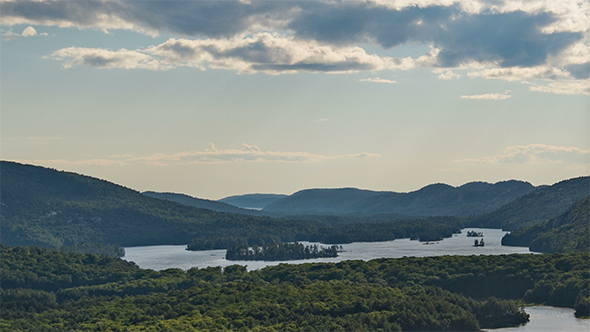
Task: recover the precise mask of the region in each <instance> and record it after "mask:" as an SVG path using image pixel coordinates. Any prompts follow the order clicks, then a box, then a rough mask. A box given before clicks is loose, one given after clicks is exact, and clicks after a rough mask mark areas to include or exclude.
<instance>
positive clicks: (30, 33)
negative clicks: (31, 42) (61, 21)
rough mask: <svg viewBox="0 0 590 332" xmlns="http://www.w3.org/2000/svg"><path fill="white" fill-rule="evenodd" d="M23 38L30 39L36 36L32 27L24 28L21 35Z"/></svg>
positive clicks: (35, 31)
mask: <svg viewBox="0 0 590 332" xmlns="http://www.w3.org/2000/svg"><path fill="white" fill-rule="evenodd" d="M21 35H22V36H23V37H31V36H36V35H37V30H35V28H33V27H26V28H25V29H24V30H23V33H22V34H21Z"/></svg>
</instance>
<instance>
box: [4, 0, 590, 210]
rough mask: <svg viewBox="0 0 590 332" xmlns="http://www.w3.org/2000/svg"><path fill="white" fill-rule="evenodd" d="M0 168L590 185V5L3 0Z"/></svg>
mask: <svg viewBox="0 0 590 332" xmlns="http://www.w3.org/2000/svg"><path fill="white" fill-rule="evenodd" d="M0 8H1V10H0V34H1V35H0V38H1V43H0V120H1V121H0V122H1V124H0V135H1V136H0V138H1V141H0V143H1V145H0V158H1V159H2V160H9V161H16V162H20V163H27V164H33V165H40V166H45V167H51V168H54V169H58V170H66V171H72V172H77V173H81V174H85V175H90V176H94V177H98V178H101V179H105V180H108V181H111V182H114V183H117V184H120V185H123V186H126V187H128V188H132V189H135V190H138V191H146V190H153V191H162V192H177V193H185V194H188V195H191V196H196V197H200V198H208V199H220V198H223V197H226V196H230V195H238V194H247V193H277V194H291V193H294V192H296V191H298V190H302V189H306V188H340V187H356V188H362V189H371V190H386V191H397V192H408V191H414V190H418V189H419V188H421V187H423V186H425V185H428V184H431V183H447V184H450V185H453V186H459V185H462V184H464V183H467V182H471V181H486V182H490V183H495V182H498V181H505V180H510V179H516V180H523V181H528V182H530V183H532V184H534V185H541V184H553V183H556V182H558V181H561V180H565V179H568V178H572V177H578V176H584V175H589V174H590V79H589V76H590V2H588V1H575V0H572V1H570V0H560V1H554V0H523V1H503V0H489V1H488V0H399V1H395V0H391V1H388V0H349V1H329V0H320V1H312V0H308V1H268V0H267V1H258V0H251V1H247V0H244V1H217V0H211V1H190V0H186V1H175V0H166V1H160V0H139V1H121V0H106V1H93V0H88V1H53V0H35V1H10V0H8V1H7V0H0Z"/></svg>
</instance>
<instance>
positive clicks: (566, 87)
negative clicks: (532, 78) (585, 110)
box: [529, 80, 590, 95]
mask: <svg viewBox="0 0 590 332" xmlns="http://www.w3.org/2000/svg"><path fill="white" fill-rule="evenodd" d="M529 90H531V91H537V92H546V93H556V94H563V95H577V94H584V95H590V81H588V80H583V81H565V82H551V83H549V84H547V85H531V86H530V87H529Z"/></svg>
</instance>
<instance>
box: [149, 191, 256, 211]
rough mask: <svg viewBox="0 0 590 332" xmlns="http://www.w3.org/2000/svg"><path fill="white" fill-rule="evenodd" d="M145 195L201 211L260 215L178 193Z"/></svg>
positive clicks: (150, 192) (152, 192)
mask: <svg viewBox="0 0 590 332" xmlns="http://www.w3.org/2000/svg"><path fill="white" fill-rule="evenodd" d="M142 194H143V195H146V196H149V197H152V198H157V199H165V200H168V201H172V202H176V203H179V204H183V205H188V206H192V207H196V208H200V209H209V210H213V211H218V212H229V213H239V214H249V215H259V214H260V213H259V212H258V211H253V210H247V209H241V208H239V207H236V206H234V205H230V204H226V203H223V202H219V201H212V200H208V199H202V198H196V197H192V196H189V195H185V194H176V193H159V192H154V191H145V192H143V193H142Z"/></svg>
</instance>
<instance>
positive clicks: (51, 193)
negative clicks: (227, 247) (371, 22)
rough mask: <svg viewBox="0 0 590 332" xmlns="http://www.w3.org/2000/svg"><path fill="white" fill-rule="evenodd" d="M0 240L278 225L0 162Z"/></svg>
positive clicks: (129, 236)
mask: <svg viewBox="0 0 590 332" xmlns="http://www.w3.org/2000/svg"><path fill="white" fill-rule="evenodd" d="M0 171H1V177H2V181H1V183H0V184H1V187H0V190H1V192H2V197H1V202H0V203H1V205H2V210H1V211H2V212H1V213H2V214H1V216H0V218H1V221H2V223H1V227H2V228H1V241H2V243H4V244H9V245H41V246H49V247H61V246H63V245H71V244H75V243H83V242H89V243H95V242H98V243H112V244H118V245H122V246H132V245H150V244H186V243H189V242H190V241H191V240H192V239H193V238H195V237H199V236H209V235H218V234H220V233H225V234H231V233H232V232H238V233H240V232H242V233H243V230H244V229H248V230H252V229H254V230H259V231H260V230H263V229H268V228H273V227H274V228H279V227H282V225H283V223H282V222H280V221H277V220H272V219H270V218H260V217H253V216H246V215H235V214H228V213H221V212H214V211H211V210H205V209H197V208H194V207H189V206H185V205H180V204H178V203H174V202H170V201H166V200H160V199H155V198H151V197H148V196H145V195H142V194H140V193H139V192H137V191H135V190H131V189H128V188H125V187H122V186H119V185H116V184H114V183H110V182H108V181H104V180H100V179H96V178H92V177H89V176H83V175H79V174H75V173H70V172H63V171H57V170H54V169H49V168H44V167H38V166H32V165H23V164H19V163H14V162H6V161H2V162H0Z"/></svg>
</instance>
